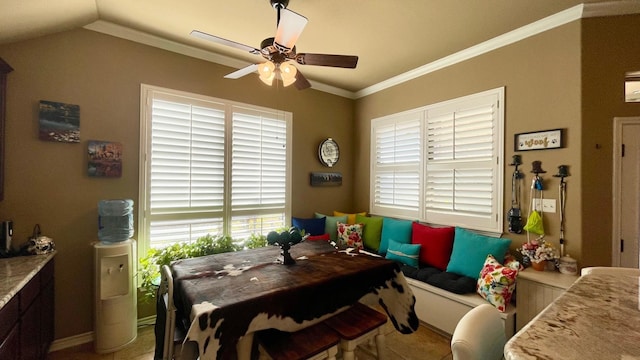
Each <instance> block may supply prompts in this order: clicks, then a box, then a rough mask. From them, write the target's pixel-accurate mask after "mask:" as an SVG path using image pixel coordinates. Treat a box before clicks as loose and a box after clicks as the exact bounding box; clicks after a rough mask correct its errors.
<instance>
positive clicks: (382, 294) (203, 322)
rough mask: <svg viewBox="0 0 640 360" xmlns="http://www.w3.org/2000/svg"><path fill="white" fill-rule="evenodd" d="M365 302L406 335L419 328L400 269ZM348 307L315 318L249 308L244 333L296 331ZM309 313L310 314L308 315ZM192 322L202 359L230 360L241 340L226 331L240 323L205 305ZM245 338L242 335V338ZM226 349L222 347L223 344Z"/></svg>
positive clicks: (189, 336) (195, 311)
mask: <svg viewBox="0 0 640 360" xmlns="http://www.w3.org/2000/svg"><path fill="white" fill-rule="evenodd" d="M361 301H362V302H364V303H371V301H374V302H375V303H378V304H380V306H382V308H384V310H385V311H386V312H387V314H388V316H389V318H390V319H391V322H392V323H393V325H394V327H395V328H396V329H397V330H398V331H399V332H401V333H403V334H410V333H413V332H414V331H415V330H417V329H418V324H419V321H418V317H417V315H416V313H415V310H414V305H415V302H416V300H415V296H414V295H413V293H412V291H411V289H410V287H409V285H408V284H407V281H406V279H405V278H404V275H403V274H402V272H401V271H400V270H395V273H394V276H392V277H390V278H389V279H387V280H386V281H385V282H384V283H383V284H381V285H379V286H376V287H375V288H374V289H372V290H371V292H370V293H369V294H367V295H365V296H364V297H362V299H361ZM346 308H348V306H343V307H340V308H332V309H328V308H327V309H324V310H325V311H317V312H315V313H314V314H313V315H312V316H306V317H304V318H302V317H300V316H299V314H281V315H276V314H273V313H272V314H269V313H267V312H259V311H257V309H246V314H245V315H246V316H245V317H244V318H245V319H246V320H247V324H248V325H247V327H246V328H245V329H244V331H243V332H242V333H243V334H245V335H246V334H249V333H253V332H256V331H259V330H263V329H268V328H275V329H280V330H283V331H297V330H300V329H302V328H305V327H307V326H310V325H313V324H315V323H318V322H320V321H323V320H326V319H328V318H329V317H331V316H333V315H335V314H337V313H339V312H341V311H343V310H345V309H346ZM307 314H308V313H307ZM192 318H194V319H195V320H194V321H193V322H192V324H191V327H190V328H189V331H188V333H187V339H186V340H190V341H195V342H196V343H197V344H198V349H199V353H200V359H202V360H210V359H227V358H230V356H232V355H230V354H233V352H234V350H235V349H233V350H231V349H229V348H228V347H229V346H230V345H232V346H235V344H236V342H237V340H239V339H238V338H234V339H230V338H229V337H228V336H227V335H226V334H225V331H224V329H225V328H228V327H230V326H232V327H235V326H237V325H238V324H225V318H224V315H223V314H222V312H221V311H220V308H218V307H217V306H215V305H213V304H211V303H209V302H203V303H200V304H195V305H193V307H192ZM241 337H242V336H241ZM225 344H226V346H227V348H223V345H225Z"/></svg>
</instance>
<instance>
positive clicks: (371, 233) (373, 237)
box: [356, 214, 382, 251]
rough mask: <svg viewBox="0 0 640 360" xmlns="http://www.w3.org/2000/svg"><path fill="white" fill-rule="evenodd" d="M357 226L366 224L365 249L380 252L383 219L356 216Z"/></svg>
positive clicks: (363, 238)
mask: <svg viewBox="0 0 640 360" xmlns="http://www.w3.org/2000/svg"><path fill="white" fill-rule="evenodd" d="M356 224H364V229H363V230H362V241H363V242H364V247H365V248H367V249H369V250H373V251H378V249H379V248H380V235H381V234H382V218H381V217H378V216H370V217H368V216H362V215H360V214H356Z"/></svg>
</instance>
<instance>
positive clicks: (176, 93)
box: [136, 84, 293, 257]
mask: <svg viewBox="0 0 640 360" xmlns="http://www.w3.org/2000/svg"><path fill="white" fill-rule="evenodd" d="M154 96H158V97H160V98H163V97H164V98H165V99H166V98H167V97H169V98H184V99H185V100H187V101H185V102H184V103H189V104H192V103H198V102H208V103H216V104H222V105H223V106H224V129H225V130H224V133H225V135H224V170H223V171H224V174H223V177H224V186H223V187H224V195H223V206H222V209H221V210H220V211H216V214H220V215H221V217H222V222H223V229H224V230H223V231H224V234H230V233H231V227H232V219H233V218H234V217H238V216H243V215H247V214H252V212H251V211H247V210H241V211H239V212H234V211H232V205H231V200H232V199H231V185H232V184H231V178H232V166H233V164H232V161H231V159H232V134H233V117H234V113H236V111H237V110H238V109H239V110H240V111H237V112H239V113H242V110H243V109H246V110H249V111H251V112H255V113H258V114H260V113H262V114H271V115H276V117H277V119H278V120H282V121H283V122H284V125H285V131H286V142H285V144H286V145H285V146H286V149H285V152H286V155H285V156H286V160H285V163H286V165H285V167H286V169H285V186H284V193H285V199H284V207H283V208H282V211H283V217H284V226H288V225H289V221H290V219H291V173H292V169H291V167H292V146H293V136H292V132H293V131H292V124H293V121H292V118H293V116H292V113H290V112H285V111H282V110H276V109H270V108H266V107H261V106H256V105H251V104H245V103H240V102H234V101H230V100H224V99H219V98H214V97H210V96H206V95H200V94H195V93H189V92H185V91H180V90H173V89H168V88H162V87H158V86H153V85H147V84H141V87H140V148H139V149H140V154H139V160H140V165H139V184H138V191H139V196H138V204H137V207H138V209H137V217H138V221H137V225H138V231H137V236H136V237H137V239H138V256H139V257H144V256H145V255H146V254H147V252H148V250H149V249H150V248H151V242H150V238H149V236H150V234H149V230H150V224H151V220H150V217H149V216H148V214H149V211H150V196H151V194H150V191H151V189H150V184H151V177H150V173H151V146H152V140H151V124H152V115H153V114H152V107H153V99H154ZM265 211H267V212H268V211H273V209H270V210H260V209H258V210H256V212H255V214H256V215H259V214H264V213H265ZM276 212H280V210H279V209H277V210H276ZM194 214H195V212H193V213H191V214H187V215H185V214H179V213H169V214H168V215H167V214H165V215H163V216H164V217H166V218H169V219H175V220H178V219H185V218H189V219H191V218H193V219H194V220H197V218H198V216H197V215H196V216H195V217H194V216H191V215H194ZM216 216H217V215H216ZM212 235H217V234H212ZM234 240H235V239H234Z"/></svg>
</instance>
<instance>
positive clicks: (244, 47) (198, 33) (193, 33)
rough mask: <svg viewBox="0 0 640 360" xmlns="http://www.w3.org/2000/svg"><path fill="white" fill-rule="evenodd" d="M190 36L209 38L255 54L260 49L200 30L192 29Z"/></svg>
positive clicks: (258, 52)
mask: <svg viewBox="0 0 640 360" xmlns="http://www.w3.org/2000/svg"><path fill="white" fill-rule="evenodd" d="M191 36H194V37H197V38H200V39H204V40H209V41H212V42H214V43H217V44H222V45H226V46H231V47H233V48H236V49H240V50H243V51H248V52H250V53H251V54H256V55H257V54H260V50H258V49H256V48H254V47H251V46H249V45H244V44H240V43H237V42H235V41H231V40H227V39H223V38H221V37H218V36H215V35H211V34H207V33H205V32H202V31H198V30H193V31H191Z"/></svg>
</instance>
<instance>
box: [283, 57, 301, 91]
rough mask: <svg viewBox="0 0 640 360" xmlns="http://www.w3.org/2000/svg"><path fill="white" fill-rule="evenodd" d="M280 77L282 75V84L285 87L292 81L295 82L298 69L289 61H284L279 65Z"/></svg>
mask: <svg viewBox="0 0 640 360" xmlns="http://www.w3.org/2000/svg"><path fill="white" fill-rule="evenodd" d="M279 70H280V77H282V84H283V85H284V86H285V87H286V86H289V85H291V84H293V83H294V82H296V74H297V73H298V69H296V67H295V66H294V65H293V64H292V63H290V62H288V61H287V62H284V63H282V64H280V66H279Z"/></svg>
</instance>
